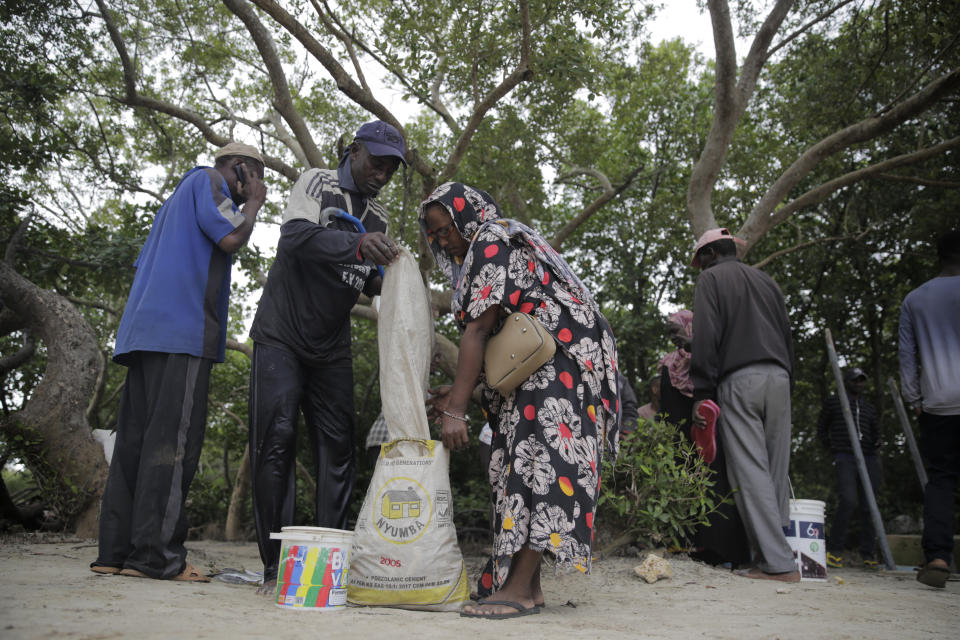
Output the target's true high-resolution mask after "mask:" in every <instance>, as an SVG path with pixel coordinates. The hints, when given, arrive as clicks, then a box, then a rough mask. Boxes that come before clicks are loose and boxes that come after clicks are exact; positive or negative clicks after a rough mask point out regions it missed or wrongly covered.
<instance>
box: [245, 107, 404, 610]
mask: <svg viewBox="0 0 960 640" xmlns="http://www.w3.org/2000/svg"><path fill="white" fill-rule="evenodd" d="M405 155H406V145H405V144H404V141H403V138H402V137H401V136H400V133H399V132H398V131H397V130H396V129H395V128H394V127H393V126H391V125H389V124H387V123H386V122H381V121H375V122H369V123H367V124H365V125H363V126H362V127H360V129H359V130H358V131H357V133H356V136H355V137H354V140H353V142H352V143H351V144H350V145H349V147H348V148H347V149H346V151H345V152H344V154H343V156H342V158H341V160H340V165H339V167H338V168H337V169H310V170H309V171H306V172H305V173H304V174H303V175H302V176H300V179H299V180H297V183H296V184H295V185H294V187H293V190H292V191H291V192H290V197H289V199H288V200H287V207H286V209H285V210H284V212H283V224H282V225H281V227H280V241H279V244H278V246H277V257H276V259H275V260H274V263H273V266H272V267H271V268H270V274H269V277H268V278H267V283H266V285H265V286H264V289H263V296H262V297H261V299H260V304H259V305H258V307H257V314H256V316H255V318H254V320H253V327H252V328H251V330H250V337H251V338H253V341H254V347H253V362H252V364H251V367H250V409H249V413H250V465H251V471H252V483H253V512H254V521H255V524H256V528H257V542H258V544H259V546H260V557H261V559H262V560H263V586H262V587H261V593H265V594H272V593H273V591H274V590H275V585H276V577H277V567H278V562H279V559H280V558H279V556H280V542H279V541H277V540H271V539H270V532H272V531H280V529H281V528H282V527H283V526H288V525H292V524H293V513H294V488H295V484H294V483H295V471H296V439H297V420H298V416H299V413H300V412H301V411H302V412H303V417H304V422H305V424H306V428H307V432H308V435H309V437H310V443H311V449H312V451H313V456H314V461H315V464H316V469H315V478H316V484H317V496H316V518H315V523H314V524H315V525H316V526H319V527H329V528H333V529H345V528H346V526H347V510H348V507H349V500H350V494H351V492H352V490H353V482H354V477H355V465H356V462H355V451H354V431H353V413H354V408H353V359H352V355H351V352H350V310H351V309H352V308H353V306H354V305H355V304H356V302H357V299H358V298H359V296H360V294H361V293H364V294H367V295H376V294H378V293H380V285H381V283H382V278H381V277H380V274H379V272H378V270H377V268H376V265H384V264H389V263H390V262H391V261H393V260H394V259H395V258H396V256H397V255H398V254H399V252H398V249H397V246H396V244H395V243H394V241H393V240H391V239H390V238H389V237H388V236H387V235H386V231H387V214H386V211H385V210H384V208H383V207H382V206H381V205H380V204H379V203H378V202H377V201H376V200H375V198H376V196H377V194H378V193H379V191H380V189H381V188H383V186H384V185H386V184H387V182H389V181H390V179H391V178H392V177H393V174H394V172H395V171H396V170H397V167H398V166H399V165H400V163H401V162H405V159H404V157H405ZM336 210H340V211H339V212H338V211H336ZM343 214H347V215H343Z"/></svg>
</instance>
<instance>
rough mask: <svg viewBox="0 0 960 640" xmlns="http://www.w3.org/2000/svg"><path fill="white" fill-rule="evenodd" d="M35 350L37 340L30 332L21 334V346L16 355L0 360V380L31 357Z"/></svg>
mask: <svg viewBox="0 0 960 640" xmlns="http://www.w3.org/2000/svg"><path fill="white" fill-rule="evenodd" d="M36 350H37V339H36V338H34V337H33V334H32V333H31V332H30V331H24V332H23V345H21V347H20V348H19V349H18V350H17V352H16V353H14V354H11V355H9V356H5V357H3V358H0V379H2V378H3V376H5V375H7V373H9V372H10V371H13V370H14V369H16V368H17V367H19V366H20V365H22V364H24V363H25V362H27V361H28V360H30V358H32V357H33V354H34V352H36Z"/></svg>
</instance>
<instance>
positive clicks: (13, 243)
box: [3, 211, 34, 267]
mask: <svg viewBox="0 0 960 640" xmlns="http://www.w3.org/2000/svg"><path fill="white" fill-rule="evenodd" d="M33 216H34V212H33V211H31V212H30V213H28V214H27V215H25V216H24V217H23V220H21V221H20V224H18V225H17V230H16V231H14V232H13V235H12V236H10V242H8V243H7V249H6V251H4V254H3V261H4V262H6V263H7V264H8V265H10V266H11V267H13V266H15V264H14V263H16V261H17V254H18V253H19V252H20V246H21V245H22V244H23V237H24V236H25V235H26V234H27V228H28V227H29V226H30V221H31V220H32V219H33Z"/></svg>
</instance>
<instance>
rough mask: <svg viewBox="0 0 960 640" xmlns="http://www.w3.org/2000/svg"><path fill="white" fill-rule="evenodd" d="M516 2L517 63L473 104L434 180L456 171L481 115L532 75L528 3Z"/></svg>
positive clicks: (447, 177)
mask: <svg viewBox="0 0 960 640" xmlns="http://www.w3.org/2000/svg"><path fill="white" fill-rule="evenodd" d="M518 4H519V8H520V25H521V27H520V28H521V33H520V60H518V61H517V67H516V69H514V70H513V73H511V74H510V75H509V76H507V77H506V78H504V80H503V82H501V83H500V84H499V85H497V86H496V87H494V88H493V89H492V90H491V91H490V93H488V94H487V95H486V96H485V97H484V98H483V100H481V101H480V103H479V104H477V106H476V108H474V110H473V113H472V114H471V115H470V119H469V120H468V121H467V126H465V127H464V129H463V132H462V133H461V134H460V137H459V138H457V143H456V144H455V145H454V148H453V153H451V154H450V157H449V158H448V159H447V164H446V166H444V168H443V171H442V172H441V173H440V177H439V179H438V182H441V183H442V182H444V181H446V180H448V179H450V178H451V177H453V175H454V174H455V173H456V171H457V167H458V166H460V161H461V160H463V156H464V154H466V152H467V147H468V146H469V145H470V141H471V140H472V139H473V135H474V134H475V133H476V132H477V128H479V126H480V123H481V122H483V118H484V117H485V116H486V115H487V112H488V111H490V109H492V108H493V107H494V106H495V105H496V104H497V102H499V101H500V99H501V98H503V97H504V96H506V95H507V94H508V93H510V92H511V91H512V90H513V89H514V87H516V86H517V85H518V84H520V83H521V82H524V81H526V80H529V79H530V78H532V77H533V70H532V69H531V68H530V7H529V5H528V2H527V0H520V2H519V3H518Z"/></svg>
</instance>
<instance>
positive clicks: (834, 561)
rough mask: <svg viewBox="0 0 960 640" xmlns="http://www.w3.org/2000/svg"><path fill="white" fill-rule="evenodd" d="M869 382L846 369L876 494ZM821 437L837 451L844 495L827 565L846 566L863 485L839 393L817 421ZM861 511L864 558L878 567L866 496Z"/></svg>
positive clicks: (876, 429)
mask: <svg viewBox="0 0 960 640" xmlns="http://www.w3.org/2000/svg"><path fill="white" fill-rule="evenodd" d="M866 382H867V375H866V374H865V373H864V372H863V370H862V369H859V368H857V367H852V368H850V369H847V370H846V371H845V372H844V375H843V385H844V387H845V389H846V393H847V399H848V400H849V402H850V411H851V412H852V413H853V422H854V424H856V425H857V434H858V435H859V438H860V448H861V449H862V450H863V460H864V462H865V463H866V465H867V474H868V475H869V476H870V485H871V487H872V489H873V493H874V495H876V494H877V490H878V489H879V486H880V459H879V458H878V457H877V447H878V445H879V440H880V423H879V421H878V419H877V410H876V409H874V408H873V405H872V404H870V403H869V402H867V401H866V400H865V399H864V397H863V387H864V385H865V384H866ZM817 437H818V438H819V440H820V443H821V444H823V446H824V447H826V448H828V449H829V450H830V452H831V453H833V456H834V464H835V466H836V469H837V492H838V493H839V495H840V504H839V506H838V507H837V512H836V514H834V516H833V518H832V521H833V524H832V526H831V528H830V535H828V536H827V566H830V567H834V568H840V567H842V566H843V549H844V546H845V543H846V540H847V527H848V526H849V524H850V518H851V517H852V516H853V512H854V510H855V509H856V508H857V493H858V492H859V493H860V494H861V495H862V494H863V486H862V484H861V483H860V477H859V472H858V471H857V459H856V457H855V456H854V454H853V448H852V447H851V444H850V433H849V431H848V429H847V422H846V420H845V419H844V417H843V410H842V409H841V407H840V398H839V397H838V396H830V397H829V398H827V399H826V400H825V401H824V403H823V408H822V409H821V410H820V417H819V419H818V420H817ZM860 514H861V518H860V557H861V558H862V559H863V563H864V565H866V566H868V567H875V566H877V561H876V560H875V559H874V548H875V543H876V539H875V535H874V531H873V520H872V519H871V516H870V510H869V508H868V506H867V501H866V499H863V500H861V502H860Z"/></svg>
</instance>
